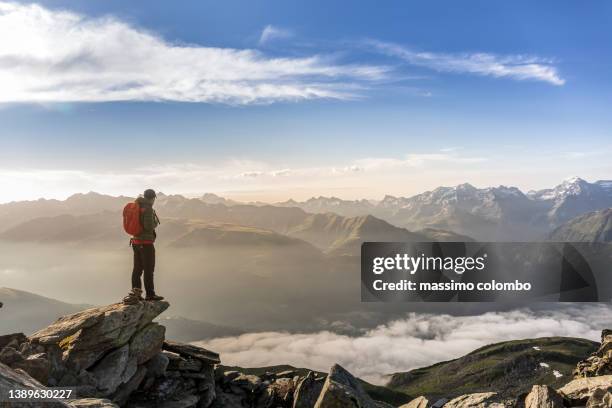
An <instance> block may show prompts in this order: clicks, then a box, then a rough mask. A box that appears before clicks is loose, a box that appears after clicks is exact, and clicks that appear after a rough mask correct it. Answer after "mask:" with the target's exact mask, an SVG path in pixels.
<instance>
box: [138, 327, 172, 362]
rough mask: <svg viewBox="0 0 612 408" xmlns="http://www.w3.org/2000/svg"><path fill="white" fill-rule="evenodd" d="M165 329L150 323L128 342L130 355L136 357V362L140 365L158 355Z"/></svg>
mask: <svg viewBox="0 0 612 408" xmlns="http://www.w3.org/2000/svg"><path fill="white" fill-rule="evenodd" d="M165 335H166V328H165V327H164V326H160V325H159V324H157V323H151V324H148V325H146V326H145V327H143V328H142V329H140V330H139V331H138V332H136V334H134V337H133V338H132V339H131V340H130V354H131V355H133V356H136V362H137V363H138V364H142V363H144V362H145V361H148V360H150V359H151V358H153V356H155V355H157V354H159V353H160V352H161V350H162V344H163V343H164V336H165Z"/></svg>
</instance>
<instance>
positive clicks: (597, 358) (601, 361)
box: [574, 329, 612, 377]
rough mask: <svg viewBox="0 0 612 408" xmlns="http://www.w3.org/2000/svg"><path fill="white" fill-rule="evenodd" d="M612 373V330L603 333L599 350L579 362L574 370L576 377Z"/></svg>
mask: <svg viewBox="0 0 612 408" xmlns="http://www.w3.org/2000/svg"><path fill="white" fill-rule="evenodd" d="M609 374H612V330H610V329H606V330H603V331H602V333H601V346H600V347H599V349H598V350H597V351H595V352H594V353H593V354H591V355H590V356H589V357H587V358H586V359H585V360H582V361H581V362H579V363H578V364H577V366H576V369H575V370H574V376H575V377H596V376H600V375H609Z"/></svg>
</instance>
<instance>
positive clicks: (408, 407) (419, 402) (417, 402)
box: [399, 396, 430, 408]
mask: <svg viewBox="0 0 612 408" xmlns="http://www.w3.org/2000/svg"><path fill="white" fill-rule="evenodd" d="M429 406H430V402H429V400H428V399H427V398H425V397H423V396H420V397H417V398H415V399H413V400H412V401H410V402H409V403H407V404H404V405H402V406H400V407H399V408H429Z"/></svg>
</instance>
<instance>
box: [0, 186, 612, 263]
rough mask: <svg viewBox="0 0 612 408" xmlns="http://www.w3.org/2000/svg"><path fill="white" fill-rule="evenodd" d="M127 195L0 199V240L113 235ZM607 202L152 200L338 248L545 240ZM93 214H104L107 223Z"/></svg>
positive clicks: (478, 194) (509, 196)
mask: <svg viewBox="0 0 612 408" xmlns="http://www.w3.org/2000/svg"><path fill="white" fill-rule="evenodd" d="M132 199H133V198H131V197H125V196H120V197H112V196H108V195H102V194H98V193H93V192H90V193H87V194H75V195H73V196H71V197H69V198H68V199H66V200H64V201H60V200H45V199H40V200H36V201H22V202H12V203H7V204H1V205H0V232H1V233H3V237H4V238H9V239H18V240H24V239H26V238H27V236H28V233H27V231H28V230H30V229H38V230H39V231H40V230H48V232H44V233H42V234H41V236H40V238H39V240H44V239H49V240H56V239H58V240H60V241H61V240H64V239H66V236H70V235H72V233H73V231H74V230H75V229H78V230H79V234H83V233H85V232H87V230H91V232H90V235H91V234H93V235H96V236H95V237H94V238H95V239H96V240H101V239H110V238H111V237H115V238H116V237H118V236H120V235H121V229H120V225H118V224H117V222H116V220H115V219H113V217H117V216H118V213H119V212H120V211H121V209H122V207H123V205H125V203H126V202H128V201H130V200H132ZM610 207H612V181H605V180H600V181H596V182H594V183H589V182H587V181H585V180H583V179H580V178H577V177H576V178H572V179H568V180H565V181H564V182H562V183H561V184H559V185H558V186H556V187H554V188H550V189H544V190H539V191H530V192H528V193H523V192H522V191H520V190H519V189H518V188H516V187H505V186H499V187H488V188H476V187H474V186H472V185H470V184H467V183H466V184H461V185H458V186H455V187H439V188H436V189H435V190H433V191H428V192H424V193H422V194H418V195H416V196H412V197H393V196H386V197H385V198H384V199H383V200H381V201H372V200H342V199H339V198H336V197H329V198H327V197H317V198H311V199H309V200H307V201H304V202H297V201H294V200H289V201H286V202H282V203H276V204H272V205H271V204H263V203H251V204H241V203H238V202H236V201H232V200H228V199H225V198H222V197H219V196H216V195H214V194H211V193H208V194H205V195H203V196H202V197H198V198H186V197H183V196H181V195H164V194H159V198H158V200H157V202H156V208H157V211H158V213H159V214H160V215H161V216H162V217H163V218H165V219H170V218H174V219H182V220H197V221H198V222H200V223H215V224H228V225H239V226H248V227H256V228H260V229H263V230H270V231H274V232H276V233H279V234H282V235H287V236H290V237H294V238H299V239H302V240H305V241H307V242H309V243H311V244H312V245H315V246H316V247H318V248H320V249H322V250H329V251H339V252H340V253H342V252H346V251H344V249H342V248H343V247H351V246H353V247H354V243H355V242H357V241H359V240H360V239H361V240H394V239H397V240H408V241H412V240H415V239H417V240H423V239H432V235H433V236H436V237H438V238H443V237H446V238H445V239H456V240H461V239H464V238H466V237H472V238H474V239H476V240H480V241H495V240H517V241H526V240H535V239H544V238H546V237H547V236H548V235H549V234H550V233H551V232H552V231H553V230H555V229H556V228H558V227H560V226H561V225H563V224H564V223H566V222H568V221H570V220H571V219H573V218H575V217H577V216H580V215H582V214H585V213H588V212H593V211H599V210H604V209H607V208H610ZM94 214H102V215H103V217H107V218H108V219H109V222H108V225H104V223H102V222H100V221H99V220H98V218H99V216H98V215H95V216H93V215H94ZM55 216H62V218H58V219H53V217H55ZM70 216H72V217H79V216H82V217H81V218H71V217H70ZM88 216H89V217H88ZM35 219H36V221H33V220H35ZM111 219H112V221H110V220H111ZM28 222H30V224H28ZM406 229H407V230H408V231H406ZM436 230H437V232H436ZM53 231H55V236H54V235H53V234H54V232H53ZM441 232H442V233H441ZM449 233H454V234H457V235H453V234H451V235H448V234H449ZM79 234H77V235H79ZM29 235H31V234H29ZM462 236H463V237H462ZM89 238H90V239H91V237H89ZM176 238H178V237H176ZM466 239H467V238H466Z"/></svg>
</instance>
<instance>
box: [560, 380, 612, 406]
mask: <svg viewBox="0 0 612 408" xmlns="http://www.w3.org/2000/svg"><path fill="white" fill-rule="evenodd" d="M597 390H603V391H609V390H612V375H602V376H600V377H584V378H577V379H574V380H572V381H570V382H569V383H567V384H565V385H564V386H563V387H561V388H559V389H558V390H557V391H558V392H559V394H561V395H562V396H563V397H564V398H565V399H566V400H568V401H570V403H571V404H572V405H584V404H586V402H587V401H588V399H589V398H590V397H591V395H593V393H594V392H595V391H597Z"/></svg>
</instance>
